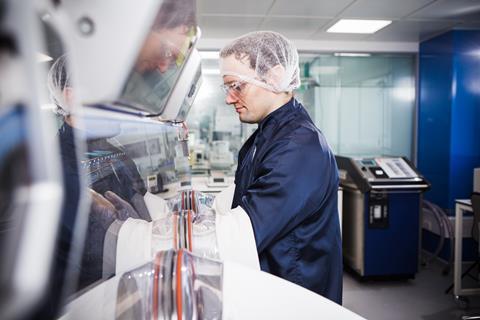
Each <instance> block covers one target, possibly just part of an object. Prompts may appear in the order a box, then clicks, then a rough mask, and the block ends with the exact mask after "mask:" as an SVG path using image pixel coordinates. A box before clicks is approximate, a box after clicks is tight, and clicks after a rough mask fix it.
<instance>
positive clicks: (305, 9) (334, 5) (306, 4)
mask: <svg viewBox="0 0 480 320" xmlns="http://www.w3.org/2000/svg"><path fill="white" fill-rule="evenodd" d="M352 2H353V0H335V1H332V0H294V1H293V0H277V1H275V4H274V5H273V7H272V9H271V10H270V12H269V15H290V16H307V17H310V16H312V17H334V16H336V15H337V14H338V13H340V12H341V11H342V10H343V9H345V8H346V7H347V6H348V5H349V4H350V3H352Z"/></svg>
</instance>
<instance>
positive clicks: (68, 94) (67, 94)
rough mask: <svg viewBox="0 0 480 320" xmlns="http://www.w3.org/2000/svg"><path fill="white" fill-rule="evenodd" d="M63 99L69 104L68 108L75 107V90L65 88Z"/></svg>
mask: <svg viewBox="0 0 480 320" xmlns="http://www.w3.org/2000/svg"><path fill="white" fill-rule="evenodd" d="M63 99H64V100H65V103H66V104H67V106H68V108H72V107H73V88H71V87H65V88H64V89H63Z"/></svg>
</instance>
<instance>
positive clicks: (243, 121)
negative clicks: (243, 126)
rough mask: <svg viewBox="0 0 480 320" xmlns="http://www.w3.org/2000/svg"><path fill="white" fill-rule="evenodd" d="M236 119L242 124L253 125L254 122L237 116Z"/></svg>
mask: <svg viewBox="0 0 480 320" xmlns="http://www.w3.org/2000/svg"><path fill="white" fill-rule="evenodd" d="M238 119H239V120H240V122H242V123H249V124H252V123H255V121H252V120H251V119H248V118H246V117H242V116H241V115H239V116H238Z"/></svg>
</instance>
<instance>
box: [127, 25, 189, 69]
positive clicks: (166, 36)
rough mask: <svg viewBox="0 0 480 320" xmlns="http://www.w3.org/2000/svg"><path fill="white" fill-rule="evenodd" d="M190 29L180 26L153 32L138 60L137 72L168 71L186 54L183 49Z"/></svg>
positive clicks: (148, 37)
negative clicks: (180, 56) (179, 57)
mask: <svg viewBox="0 0 480 320" xmlns="http://www.w3.org/2000/svg"><path fill="white" fill-rule="evenodd" d="M187 32H188V28H187V27H186V26H179V27H176V28H173V29H162V30H157V31H151V32H150V33H149V34H148V36H147V40H146V41H145V44H144V46H143V47H142V50H141V51H140V55H139V57H138V60H137V64H136V70H137V71H138V72H140V73H143V72H145V71H153V70H158V71H160V72H161V73H164V72H165V71H167V70H168V69H169V68H170V66H172V65H173V64H174V63H175V61H176V60H177V58H178V56H179V55H181V54H184V53H183V52H182V49H183V47H184V44H185V41H186V40H187V38H188V35H187Z"/></svg>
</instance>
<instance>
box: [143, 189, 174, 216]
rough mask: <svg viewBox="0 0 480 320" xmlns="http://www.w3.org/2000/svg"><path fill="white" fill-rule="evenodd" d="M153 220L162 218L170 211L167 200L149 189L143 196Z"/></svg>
mask: <svg viewBox="0 0 480 320" xmlns="http://www.w3.org/2000/svg"><path fill="white" fill-rule="evenodd" d="M143 199H144V200H145V205H146V206H147V209H148V212H149V213H150V217H151V218H152V221H155V220H158V219H162V218H164V217H165V216H166V214H167V213H168V205H167V201H165V200H164V199H163V198H162V197H160V196H156V195H154V194H152V193H150V192H148V191H147V193H145V195H144V196H143Z"/></svg>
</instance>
